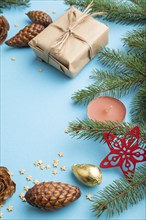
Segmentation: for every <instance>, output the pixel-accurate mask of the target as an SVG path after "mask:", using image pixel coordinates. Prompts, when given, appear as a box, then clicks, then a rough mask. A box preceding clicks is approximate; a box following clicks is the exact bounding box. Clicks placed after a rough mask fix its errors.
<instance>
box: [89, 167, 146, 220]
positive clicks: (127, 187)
mask: <svg viewBox="0 0 146 220" xmlns="http://www.w3.org/2000/svg"><path fill="white" fill-rule="evenodd" d="M145 195H146V164H144V165H142V166H140V167H139V168H137V169H136V172H135V174H134V178H133V179H132V180H131V177H129V181H126V179H124V178H123V179H122V178H121V179H118V180H115V181H113V183H112V184H110V185H108V186H106V187H105V188H104V189H103V190H102V191H98V193H97V194H96V195H95V196H94V198H93V205H92V211H93V212H94V213H95V215H96V216H97V217H99V216H101V215H102V214H103V213H104V214H105V215H106V219H110V218H111V217H112V216H114V215H115V214H118V215H119V214H121V213H122V212H123V211H124V210H126V209H127V208H128V207H129V205H131V206H133V205H135V204H137V203H138V202H139V201H141V200H142V199H144V197H145Z"/></svg>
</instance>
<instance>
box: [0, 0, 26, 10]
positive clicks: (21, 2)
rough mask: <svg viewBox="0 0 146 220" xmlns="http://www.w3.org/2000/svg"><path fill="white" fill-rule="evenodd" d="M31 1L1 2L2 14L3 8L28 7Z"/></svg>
mask: <svg viewBox="0 0 146 220" xmlns="http://www.w3.org/2000/svg"><path fill="white" fill-rule="evenodd" d="M29 2H30V0H0V13H2V10H1V9H2V8H7V7H10V6H12V5H18V6H19V5H20V6H23V5H24V6H28V5H29Z"/></svg>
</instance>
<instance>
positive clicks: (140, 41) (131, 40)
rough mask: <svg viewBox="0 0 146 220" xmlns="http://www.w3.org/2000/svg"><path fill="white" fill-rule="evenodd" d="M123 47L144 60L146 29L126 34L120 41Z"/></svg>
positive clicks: (145, 53) (145, 58) (145, 56)
mask: <svg viewBox="0 0 146 220" xmlns="http://www.w3.org/2000/svg"><path fill="white" fill-rule="evenodd" d="M122 41H123V42H124V44H125V45H127V46H128V47H129V49H130V51H132V52H135V53H138V55H140V58H143V59H144V60H146V29H145V28H139V29H136V30H133V31H130V32H128V33H127V35H126V36H125V37H124V38H123V39H122Z"/></svg>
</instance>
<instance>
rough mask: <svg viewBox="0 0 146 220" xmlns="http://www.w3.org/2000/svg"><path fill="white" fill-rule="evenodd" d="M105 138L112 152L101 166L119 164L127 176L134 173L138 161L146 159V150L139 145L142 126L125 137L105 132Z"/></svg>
mask: <svg viewBox="0 0 146 220" xmlns="http://www.w3.org/2000/svg"><path fill="white" fill-rule="evenodd" d="M104 138H105V141H106V143H107V144H108V147H109V148H110V153H109V154H108V155H107V156H106V157H105V159H104V160H103V161H102V162H101V163H100V167H101V168H110V167H117V166H119V167H120V168H121V170H122V172H123V173H124V175H125V176H127V175H128V174H129V173H134V171H135V167H136V163H138V162H143V161H146V150H144V149H143V148H140V147H139V146H138V142H139V139H140V128H139V127H138V126H136V127H134V128H132V129H131V130H130V131H129V132H128V133H127V134H126V135H125V136H124V138H119V137H117V136H115V135H114V134H111V133H107V132H106V133H104Z"/></svg>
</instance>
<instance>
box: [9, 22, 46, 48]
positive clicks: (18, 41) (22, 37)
mask: <svg viewBox="0 0 146 220" xmlns="http://www.w3.org/2000/svg"><path fill="white" fill-rule="evenodd" d="M44 29H45V27H44V26H43V25H41V24H31V25H29V26H25V27H24V28H23V29H22V30H20V31H19V33H18V34H16V35H15V36H14V37H12V38H11V39H9V40H7V41H6V42H5V44H7V45H8V46H11V47H28V46H29V45H28V43H29V41H30V40H32V39H33V38H34V37H35V36H36V35H38V34H39V33H40V32H41V31H43V30H44Z"/></svg>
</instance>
